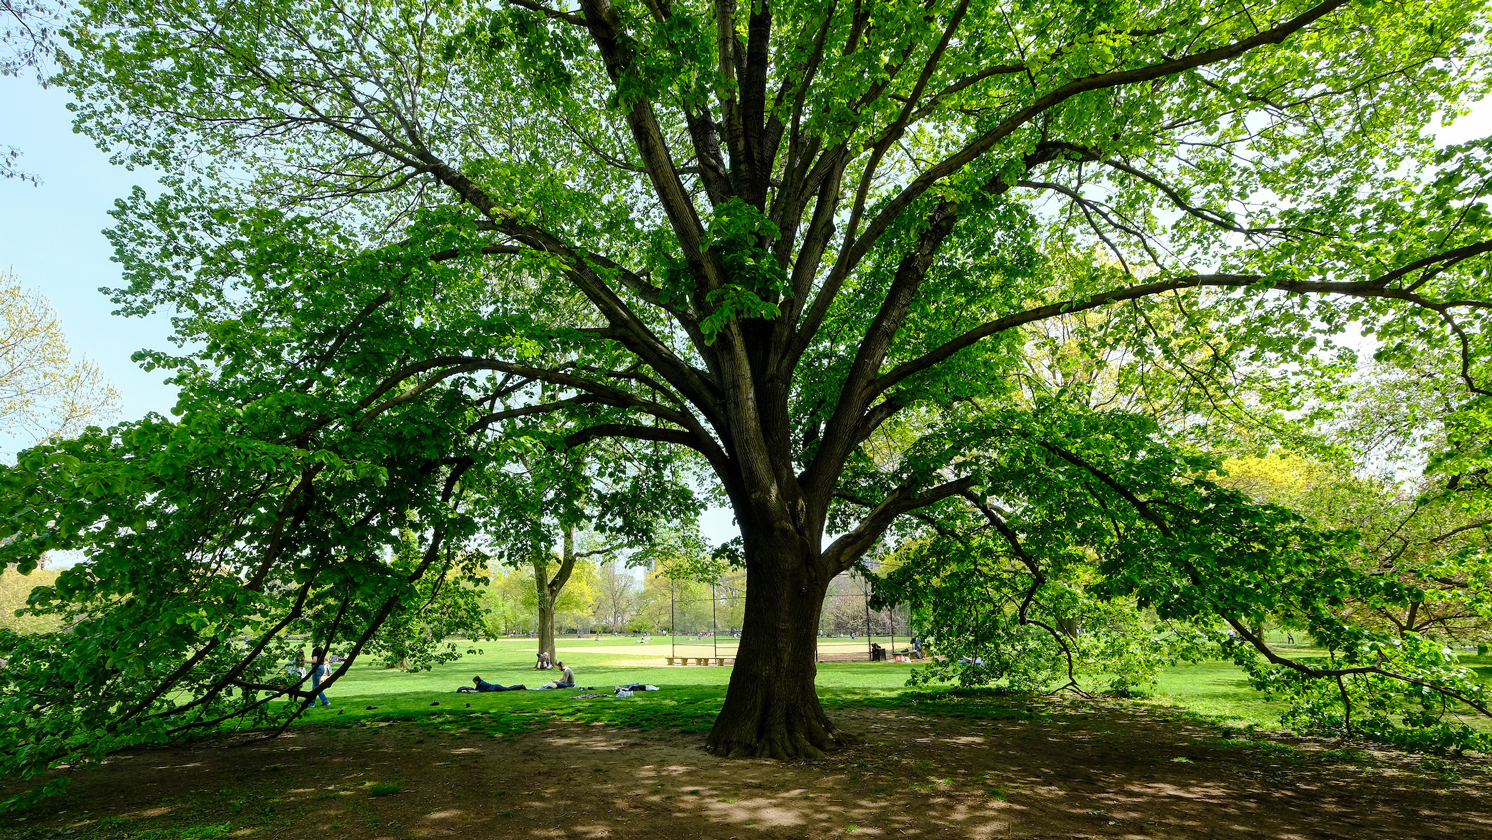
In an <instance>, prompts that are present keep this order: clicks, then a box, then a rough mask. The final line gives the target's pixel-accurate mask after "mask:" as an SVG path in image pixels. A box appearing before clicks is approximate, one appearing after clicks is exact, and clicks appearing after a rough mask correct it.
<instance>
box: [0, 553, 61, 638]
mask: <svg viewBox="0 0 1492 840" xmlns="http://www.w3.org/2000/svg"><path fill="white" fill-rule="evenodd" d="M56 579H57V571H56V570H55V569H37V570H36V571H34V572H32V573H31V574H29V575H23V574H20V573H19V572H17V571H16V570H15V567H13V566H11V567H7V568H6V569H5V571H4V572H0V627H3V628H5V629H7V630H14V631H16V632H17V633H42V632H46V631H48V630H56V629H57V626H58V622H57V619H55V618H52V617H50V616H45V617H40V616H33V615H26V616H17V615H16V610H18V609H20V608H21V607H24V606H25V605H26V598H27V597H28V596H29V595H30V594H31V590H33V589H35V588H36V587H38V586H49V585H51V583H52V582H53V581H55V580H56Z"/></svg>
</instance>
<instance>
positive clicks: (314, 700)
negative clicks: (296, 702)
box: [306, 647, 332, 706]
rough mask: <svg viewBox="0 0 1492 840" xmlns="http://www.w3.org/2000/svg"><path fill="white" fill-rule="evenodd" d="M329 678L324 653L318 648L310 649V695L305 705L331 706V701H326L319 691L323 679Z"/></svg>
mask: <svg viewBox="0 0 1492 840" xmlns="http://www.w3.org/2000/svg"><path fill="white" fill-rule="evenodd" d="M328 676H331V669H330V668H328V667H327V665H326V651H325V650H323V649H322V648H319V647H313V648H311V694H312V697H311V699H310V700H307V701H306V705H307V706H310V705H312V704H315V705H320V706H331V704H332V701H330V700H328V699H326V692H325V691H322V690H321V680H322V678H323V677H328Z"/></svg>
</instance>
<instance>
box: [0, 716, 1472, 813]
mask: <svg viewBox="0 0 1492 840" xmlns="http://www.w3.org/2000/svg"><path fill="white" fill-rule="evenodd" d="M591 702H626V701H624V700H613V699H611V698H605V699H598V700H595V701H591ZM1030 717H1031V718H1032V719H1025V720H1008V719H1007V720H980V719H968V718H961V717H948V716H941V715H935V714H934V715H924V714H921V713H908V712H906V711H904V710H894V709H875V708H848V709H841V710H838V711H837V712H835V718H836V720H837V721H838V722H839V723H840V724H841V725H842V726H843V727H844V728H845V729H846V730H847V731H850V732H853V733H857V734H858V735H859V736H860V738H861V739H863V743H861V744H860V745H859V746H856V747H854V748H852V749H850V750H848V751H847V752H845V753H842V754H839V755H836V756H834V757H832V758H830V759H826V760H823V761H804V762H790V763H781V762H771V761H755V760H746V761H741V760H737V761H725V760H720V759H716V758H714V757H712V756H710V755H708V754H706V753H705V752H703V750H701V749H700V743H701V741H702V739H701V738H700V737H699V736H697V735H679V734H676V733H666V732H657V731H655V732H646V733H639V732H633V731H627V730H618V729H614V728H609V727H603V726H598V725H588V724H582V723H573V722H566V721H550V722H549V723H547V724H545V727H544V728H541V729H539V730H537V731H533V732H529V733H526V734H521V735H502V736H499V737H493V736H491V735H489V734H486V733H485V732H484V731H483V730H482V729H481V728H480V727H479V726H473V725H472V723H473V722H475V718H472V719H468V720H466V721H465V722H463V721H462V720H460V719H454V718H452V719H446V720H444V721H439V720H438V719H437V720H432V721H430V722H427V723H426V724H423V725H422V724H420V723H410V722H402V723H376V722H375V723H365V724H361V725H358V726H356V727H352V728H347V729H341V730H318V729H314V728H309V729H304V730H299V731H296V732H295V733H294V734H293V735H290V736H286V737H284V738H281V739H279V740H276V741H271V742H258V743H253V744H248V745H243V746H231V747H229V746H224V745H221V744H210V745H200V746H196V747H191V748H181V749H170V750H149V751H140V752H134V753H130V754H126V755H121V756H118V757H116V758H115V759H112V760H111V761H110V762H109V763H108V764H106V765H104V766H102V767H97V768H91V769H87V770H83V771H80V772H78V773H76V774H75V775H74V780H73V784H72V786H71V789H70V791H69V792H68V794H66V796H65V797H64V798H62V799H57V800H50V801H48V802H47V803H44V804H43V805H41V806H39V807H37V808H35V809H33V810H32V811H30V812H28V813H25V814H22V815H18V816H12V817H3V818H0V836H5V837H8V838H17V839H18V840H20V838H27V840H29V839H30V838H50V837H68V838H85V837H97V838H120V839H121V840H123V838H131V840H174V839H175V838H181V840H207V838H213V837H263V838H270V837H273V838H285V840H313V838H325V837H359V838H410V837H414V838H423V837H447V836H462V837H467V838H471V837H480V838H485V837H503V838H508V837H512V838H548V837H554V838H560V837H564V838H611V837H615V838H629V840H630V838H669V839H670V840H673V838H692V837H706V838H715V837H719V838H740V840H747V839H748V838H798V837H813V838H818V837H826V836H848V835H851V834H853V835H854V836H857V837H858V836H873V837H914V838H939V837H958V838H964V837H974V838H985V837H988V838H1063V840H1066V839H1067V838H1163V837H1165V838H1238V840H1245V838H1248V839H1249V840H1252V838H1271V839H1272V840H1297V838H1298V839H1299V840H1318V839H1319V840H1327V838H1341V839H1342V840H1362V839H1363V838H1446V840H1475V838H1492V775H1488V774H1487V766H1486V764H1485V763H1484V762H1480V761H1469V760H1468V761H1450V760H1437V759H1423V758H1419V757H1414V756H1406V755H1402V754H1397V753H1392V752H1384V751H1367V750H1362V749H1334V748H1333V747H1334V746H1335V745H1333V744H1324V743H1316V742H1309V741H1278V740H1275V741H1263V740H1253V739H1250V738H1246V737H1243V736H1241V735H1237V733H1229V732H1226V731H1224V730H1218V729H1212V728H1209V727H1203V726H1198V725H1194V724H1188V723H1185V722H1180V721H1177V720H1174V719H1170V718H1168V717H1167V716H1166V715H1164V714H1162V713H1159V712H1150V711H1146V710H1143V709H1135V708H1122V709H1120V708H1109V707H1104V706H1099V705H1090V704H1084V703H1056V704H1048V705H1044V706H1041V707H1040V708H1039V709H1038V710H1037V711H1035V712H1033V713H1032V714H1031V715H1030ZM7 787H12V788H13V787H14V785H9V786H7Z"/></svg>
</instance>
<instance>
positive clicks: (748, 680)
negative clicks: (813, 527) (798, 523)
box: [705, 535, 841, 758]
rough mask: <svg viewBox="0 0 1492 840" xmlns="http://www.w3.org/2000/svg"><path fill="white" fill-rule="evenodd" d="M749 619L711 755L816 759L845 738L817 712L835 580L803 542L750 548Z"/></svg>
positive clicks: (760, 542)
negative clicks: (822, 645) (824, 618)
mask: <svg viewBox="0 0 1492 840" xmlns="http://www.w3.org/2000/svg"><path fill="white" fill-rule="evenodd" d="M753 542H755V543H756V544H755V545H751V546H750V547H749V548H748V550H747V576H746V611H745V617H744V621H743V625H742V630H741V645H740V648H739V649H738V651H737V652H736V663H735V667H734V669H733V670H732V672H731V677H730V688H729V690H728V691H727V692H726V699H725V705H724V707H722V708H721V710H720V716H719V717H718V718H717V719H716V720H715V725H714V727H713V728H711V730H710V734H709V736H708V738H707V739H706V742H705V743H706V748H707V749H709V751H710V752H712V753H715V754H716V755H724V756H731V757H746V756H757V757H771V758H794V757H817V756H821V755H823V754H824V753H825V752H826V751H828V750H830V749H832V748H834V747H836V746H839V745H840V743H841V738H840V736H839V734H838V733H837V732H836V731H835V729H834V726H833V724H831V723H830V722H829V719H828V717H827V716H826V715H825V714H824V709H823V706H822V705H820V704H819V698H818V692H817V691H816V690H815V689H814V680H815V678H816V676H817V674H818V665H817V663H816V661H815V657H814V651H815V647H816V645H817V639H818V626H819V615H820V613H821V611H822V610H823V604H824V594H825V592H826V591H827V590H828V587H829V581H830V580H831V579H832V578H833V575H832V574H827V573H826V571H825V568H824V564H823V560H822V557H820V556H817V552H813V553H812V554H814V555H815V556H805V554H808V553H809V552H806V551H805V550H804V548H803V546H802V542H801V540H798V539H796V535H794V538H792V539H789V540H784V539H777V540H773V539H770V538H768V539H761V538H757V539H756V540H753Z"/></svg>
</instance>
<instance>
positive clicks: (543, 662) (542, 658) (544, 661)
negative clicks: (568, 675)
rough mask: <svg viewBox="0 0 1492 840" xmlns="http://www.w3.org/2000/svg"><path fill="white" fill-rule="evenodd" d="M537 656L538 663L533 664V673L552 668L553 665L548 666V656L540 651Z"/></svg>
mask: <svg viewBox="0 0 1492 840" xmlns="http://www.w3.org/2000/svg"><path fill="white" fill-rule="evenodd" d="M538 656H539V661H537V662H535V663H534V670H535V671H547V670H549V669H550V668H553V667H554V666H553V665H550V664H549V654H547V653H545V652H544V651H542V650H541V651H539V654H538Z"/></svg>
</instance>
